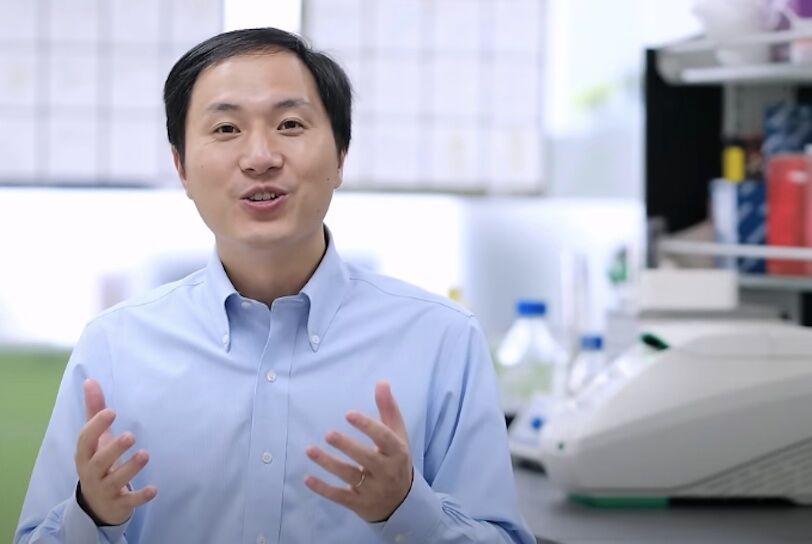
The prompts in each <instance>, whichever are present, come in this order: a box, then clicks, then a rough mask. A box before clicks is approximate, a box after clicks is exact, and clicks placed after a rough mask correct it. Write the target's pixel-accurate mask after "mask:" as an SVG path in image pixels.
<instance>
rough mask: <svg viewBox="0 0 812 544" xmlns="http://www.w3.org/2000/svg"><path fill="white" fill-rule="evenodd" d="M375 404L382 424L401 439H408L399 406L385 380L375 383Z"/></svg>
mask: <svg viewBox="0 0 812 544" xmlns="http://www.w3.org/2000/svg"><path fill="white" fill-rule="evenodd" d="M375 404H376V405H378V413H379V414H380V415H381V421H383V424H384V425H386V426H387V427H389V428H390V429H392V430H393V431H395V434H397V435H398V436H399V437H401V438H402V439H403V440H408V435H407V434H406V424H405V423H403V417H402V416H401V415H400V408H398V405H397V403H396V402H395V397H393V396H392V390H391V389H390V388H389V384H388V383H386V382H378V383H376V384H375Z"/></svg>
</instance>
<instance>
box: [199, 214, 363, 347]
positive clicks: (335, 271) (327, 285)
mask: <svg viewBox="0 0 812 544" xmlns="http://www.w3.org/2000/svg"><path fill="white" fill-rule="evenodd" d="M324 237H325V242H326V245H327V248H326V250H325V252H324V256H323V257H322V259H321V262H320V263H319V266H318V267H317V268H316V271H315V272H313V275H312V276H310V279H309V280H308V281H307V283H306V284H305V286H304V287H303V288H302V290H301V294H303V295H304V296H305V297H307V300H308V302H309V308H308V318H307V336H308V339H309V341H310V347H311V348H312V349H313V351H318V349H319V346H321V345H322V344H323V343H324V339H325V337H326V336H327V330H328V329H329V327H330V323H332V321H333V318H334V317H335V315H336V313H337V312H338V308H339V307H340V306H341V302H342V301H343V300H344V296H345V294H346V292H347V289H348V288H349V285H350V280H349V272H348V270H347V265H346V263H344V261H343V260H342V259H341V256H340V255H339V254H338V251H336V248H335V244H334V243H333V235H332V233H331V232H330V230H329V229H328V228H327V226H325V227H324ZM206 283H207V295H208V304H209V306H210V310H211V315H212V317H213V319H214V323H215V327H216V329H217V334H218V338H219V339H220V341H221V342H222V345H223V347H224V348H225V349H226V350H229V349H230V347H231V329H230V324H229V319H228V312H227V310H226V302H227V301H228V298H229V297H231V296H240V295H239V293H238V292H237V290H236V289H235V288H234V285H233V284H232V283H231V280H230V279H229V278H228V275H227V274H226V271H225V269H224V268H223V263H222V261H220V256H219V255H218V253H217V250H216V249H215V250H214V251H213V252H212V255H211V256H210V258H209V262H208V265H207V266H206Z"/></svg>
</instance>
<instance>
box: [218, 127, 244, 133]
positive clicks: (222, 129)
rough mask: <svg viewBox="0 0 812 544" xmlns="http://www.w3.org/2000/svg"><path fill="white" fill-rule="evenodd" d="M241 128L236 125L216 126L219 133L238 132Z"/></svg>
mask: <svg viewBox="0 0 812 544" xmlns="http://www.w3.org/2000/svg"><path fill="white" fill-rule="evenodd" d="M239 131H240V130H239V129H238V128H237V127H235V126H234V125H219V126H217V127H215V128H214V132H215V133H217V134H237V133H238V132H239Z"/></svg>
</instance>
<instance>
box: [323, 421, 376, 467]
mask: <svg viewBox="0 0 812 544" xmlns="http://www.w3.org/2000/svg"><path fill="white" fill-rule="evenodd" d="M324 440H325V441H326V442H327V443H328V444H330V445H331V446H333V447H334V448H335V449H337V450H338V451H340V452H341V453H343V454H344V455H346V456H347V457H349V458H350V459H352V460H353V461H355V462H356V463H358V464H359V465H361V466H362V467H366V468H367V470H369V471H370V472H378V470H379V469H380V467H381V461H382V460H383V457H381V456H380V454H379V453H378V452H376V451H375V450H373V449H372V448H369V447H367V446H365V445H363V444H361V443H360V442H358V441H357V440H355V439H353V438H350V437H349V436H346V435H343V434H341V433H339V432H335V431H333V432H330V433H327V436H326V437H324Z"/></svg>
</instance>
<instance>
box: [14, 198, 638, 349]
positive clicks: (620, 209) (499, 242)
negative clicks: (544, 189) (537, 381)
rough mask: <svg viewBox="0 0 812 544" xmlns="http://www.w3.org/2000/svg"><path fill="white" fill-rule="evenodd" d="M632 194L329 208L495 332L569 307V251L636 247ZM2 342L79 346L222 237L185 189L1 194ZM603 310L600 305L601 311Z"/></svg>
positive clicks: (343, 231) (353, 233) (376, 252)
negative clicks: (85, 331) (519, 304)
mask: <svg viewBox="0 0 812 544" xmlns="http://www.w3.org/2000/svg"><path fill="white" fill-rule="evenodd" d="M641 216H642V211H641V209H640V206H639V205H638V204H635V203H633V202H613V201H590V200H584V201H578V200H570V201H558V200H537V199H499V200H494V199H484V198H481V199H477V198H473V199H463V198H454V197H447V196H437V195H405V194H390V195H376V194H362V193H343V192H341V191H339V193H338V194H337V195H336V198H335V199H334V202H333V206H332V208H331V210H330V212H329V214H328V217H327V220H326V221H327V224H328V225H329V226H330V228H331V229H332V231H333V233H334V235H335V238H336V243H337V246H338V248H339V250H340V251H341V252H342V253H343V255H344V256H345V258H347V259H348V260H352V261H354V262H357V263H359V264H362V265H365V266H368V267H370V268H373V269H376V270H378V271H380V272H382V273H385V274H388V275H392V276H396V277H399V278H401V279H404V280H406V281H410V282H412V283H415V284H417V285H420V286H421V287H424V288H425V289H428V290H430V291H433V292H436V293H438V294H446V293H447V292H448V289H449V288H450V287H461V288H462V289H463V294H464V295H465V297H466V298H467V299H468V301H469V302H470V304H471V306H472V307H473V309H474V310H475V311H476V312H477V313H478V314H480V317H481V319H482V322H483V324H484V325H485V326H486V328H487V329H488V330H489V332H491V333H492V336H494V337H495V336H498V334H499V333H501V332H502V331H503V330H504V329H506V328H507V326H508V325H509V324H510V321H511V320H512V308H513V303H514V301H515V299H516V298H519V297H527V296H533V297H541V298H545V299H547V300H549V301H550V302H551V304H552V305H553V311H554V314H555V311H556V310H555V307H556V305H557V304H559V303H560V300H559V298H560V277H559V276H558V272H559V261H560V256H561V255H562V253H563V252H565V251H570V250H577V251H584V252H586V253H588V254H589V255H590V259H591V260H594V262H595V266H594V269H595V276H594V278H595V279H594V281H595V293H596V295H595V296H596V301H597V305H598V306H601V307H602V305H604V304H606V303H607V300H608V299H607V298H606V283H605V280H604V279H602V278H603V268H604V265H605V261H606V260H607V258H608V255H609V253H611V251H613V250H614V249H616V248H617V247H618V246H619V245H621V244H623V243H626V242H628V243H632V244H638V243H639V234H640V229H639V225H640V223H641ZM0 232H2V233H3V234H2V236H0V256H2V261H0V263H1V264H0V341H3V342H23V343H52V344H60V345H70V344H72V343H73V341H74V340H75V339H76V337H77V336H78V334H79V333H80V332H81V329H82V327H83V326H84V323H85V322H86V321H87V320H89V319H90V318H91V317H92V316H93V315H95V314H96V313H98V312H99V311H100V310H101V309H103V308H104V307H105V306H107V305H109V304H110V303H112V302H115V301H116V300H118V299H120V297H122V296H128V295H132V294H134V293H135V292H138V291H141V290H143V289H146V288H148V287H150V286H153V285H156V284H159V283H162V282H165V281H170V280H172V279H175V278H176V277H180V276H182V275H183V274H185V273H187V272H188V271H190V270H192V269H195V268H197V267H199V266H201V265H202V264H203V263H204V262H205V259H206V258H207V257H208V255H209V253H210V251H211V250H212V244H213V241H212V236H211V234H210V233H209V231H208V230H207V228H206V227H205V226H204V224H203V222H202V221H201V220H200V218H199V217H198V215H197V212H196V210H195V208H194V206H193V204H192V203H191V202H190V201H189V200H187V199H186V197H185V195H184V194H183V193H182V192H181V191H179V190H162V191H132V190H108V191H100V190H94V191H90V190H66V189H63V190H56V189H3V190H0ZM596 311H597V310H596Z"/></svg>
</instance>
